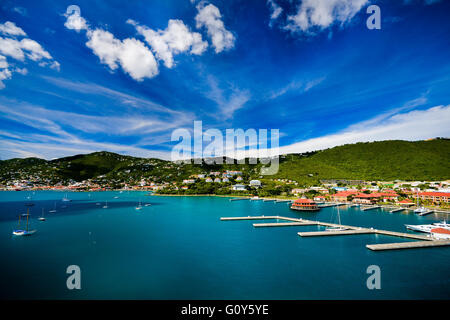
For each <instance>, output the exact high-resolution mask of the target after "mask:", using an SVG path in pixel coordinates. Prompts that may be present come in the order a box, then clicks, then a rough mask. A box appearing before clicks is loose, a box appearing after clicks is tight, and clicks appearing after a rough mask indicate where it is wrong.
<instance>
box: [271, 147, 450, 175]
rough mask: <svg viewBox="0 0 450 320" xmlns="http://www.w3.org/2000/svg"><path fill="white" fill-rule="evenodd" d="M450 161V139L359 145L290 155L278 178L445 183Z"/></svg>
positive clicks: (282, 165)
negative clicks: (435, 181) (431, 181)
mask: <svg viewBox="0 0 450 320" xmlns="http://www.w3.org/2000/svg"><path fill="white" fill-rule="evenodd" d="M449 160H450V140H446V139H436V140H430V141H415V142H408V141H397V140H394V141H379V142H371V143H356V144H348V145H343V146H339V147H335V148H331V149H327V150H322V151H319V152H317V153H314V154H313V155H311V156H306V157H305V156H298V155H288V156H286V158H285V159H284V160H283V161H282V163H281V165H280V170H279V173H278V174H277V177H280V178H288V179H294V180H297V181H305V182H313V181H314V180H318V179H334V178H336V179H361V180H384V181H386V180H395V179H400V180H443V179H449V178H450V162H449ZM311 174H312V175H313V176H312V177H310V176H309V175H311Z"/></svg>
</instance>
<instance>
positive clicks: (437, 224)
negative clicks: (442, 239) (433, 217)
mask: <svg viewBox="0 0 450 320" xmlns="http://www.w3.org/2000/svg"><path fill="white" fill-rule="evenodd" d="M433 225H434V226H436V227H439V228H450V224H448V223H447V221H441V222H435V223H433Z"/></svg>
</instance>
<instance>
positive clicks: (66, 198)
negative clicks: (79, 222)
mask: <svg viewBox="0 0 450 320" xmlns="http://www.w3.org/2000/svg"><path fill="white" fill-rule="evenodd" d="M62 201H63V202H70V201H72V200H70V199H69V198H68V197H67V193H66V194H65V195H64V198H62Z"/></svg>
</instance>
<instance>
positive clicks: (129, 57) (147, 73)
mask: <svg viewBox="0 0 450 320" xmlns="http://www.w3.org/2000/svg"><path fill="white" fill-rule="evenodd" d="M66 18H67V20H66V23H65V24H64V25H65V26H66V28H68V29H71V30H75V31H77V32H79V31H80V30H86V36H87V38H88V41H87V42H86V46H87V47H88V48H90V49H91V50H92V52H93V53H94V54H95V55H96V56H97V57H99V58H100V62H101V63H103V64H106V65H107V66H108V67H109V68H110V69H111V70H116V69H117V68H118V67H119V65H120V66H121V67H122V70H123V71H124V72H125V73H128V74H129V75H130V76H131V77H132V78H133V79H134V80H136V81H142V80H143V79H144V78H153V77H154V76H156V75H157V74H158V73H159V70H158V63H157V62H156V59H155V57H154V56H153V53H152V52H151V51H150V50H149V49H148V48H147V47H146V46H145V44H144V43H143V42H141V41H139V40H137V39H134V38H127V39H124V40H120V39H117V38H116V37H115V36H114V35H113V34H112V33H111V32H109V31H106V30H103V29H99V28H97V29H91V28H90V27H89V26H88V24H87V22H86V20H85V19H84V18H83V17H81V16H80V14H79V12H78V11H72V14H70V15H67V14H66Z"/></svg>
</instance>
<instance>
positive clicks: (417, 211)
mask: <svg viewBox="0 0 450 320" xmlns="http://www.w3.org/2000/svg"><path fill="white" fill-rule="evenodd" d="M427 211H428V210H427V209H426V208H425V207H420V208H417V209H416V210H414V213H425V212H427Z"/></svg>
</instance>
